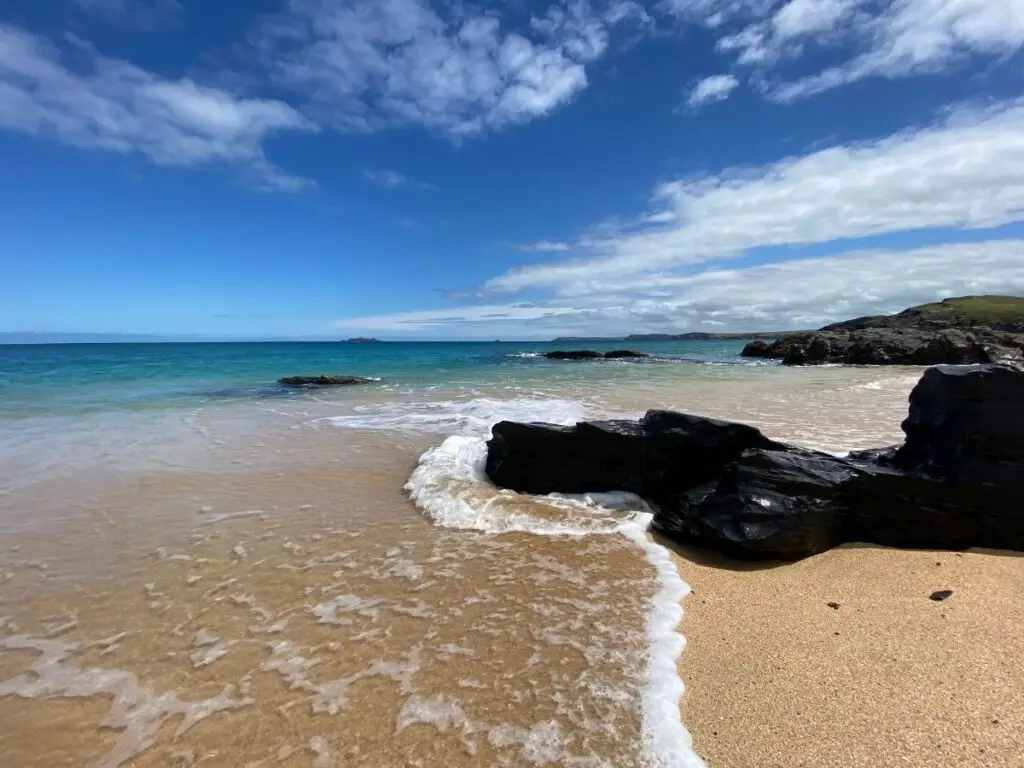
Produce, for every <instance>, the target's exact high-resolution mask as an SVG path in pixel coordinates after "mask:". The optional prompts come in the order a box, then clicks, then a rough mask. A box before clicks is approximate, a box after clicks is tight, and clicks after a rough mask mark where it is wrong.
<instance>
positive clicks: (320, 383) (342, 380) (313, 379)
mask: <svg viewBox="0 0 1024 768" xmlns="http://www.w3.org/2000/svg"><path fill="white" fill-rule="evenodd" d="M371 381H373V379H365V378H363V377H362V376H287V377H285V378H283V379H278V380H277V383H278V384H280V385H281V386H282V387H343V386H349V385H351V384H369V383H370V382H371Z"/></svg>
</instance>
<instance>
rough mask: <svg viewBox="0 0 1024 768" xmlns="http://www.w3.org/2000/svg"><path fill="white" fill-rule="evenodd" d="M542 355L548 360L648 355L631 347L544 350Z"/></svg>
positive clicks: (602, 358) (616, 358)
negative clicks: (605, 350)
mask: <svg viewBox="0 0 1024 768" xmlns="http://www.w3.org/2000/svg"><path fill="white" fill-rule="evenodd" d="M544 357H546V358H548V359H549V360H622V359H626V358H632V357H650V355H648V354H647V353H646V352H636V351H634V350H632V349H614V350H612V351H611V352H596V351H594V350H593V349H570V350H568V351H566V350H555V351H554V352H545V353H544Z"/></svg>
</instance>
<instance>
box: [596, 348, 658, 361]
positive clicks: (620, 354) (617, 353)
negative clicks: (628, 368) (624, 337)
mask: <svg viewBox="0 0 1024 768" xmlns="http://www.w3.org/2000/svg"><path fill="white" fill-rule="evenodd" d="M604 357H605V359H606V360H622V359H625V358H631V357H650V355H648V354H647V353H646V352H636V351H635V350H632V349H613V350H612V351H611V352H605V353H604Z"/></svg>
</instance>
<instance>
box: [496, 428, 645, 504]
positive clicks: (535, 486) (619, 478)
mask: <svg viewBox="0 0 1024 768" xmlns="http://www.w3.org/2000/svg"><path fill="white" fill-rule="evenodd" d="M491 431H492V437H491V439H490V440H489V441H488V443H487V464H486V471H487V475H488V477H490V478H491V480H492V481H493V482H494V483H495V484H496V485H499V486H501V487H502V488H511V489H513V490H516V491H519V492H521V493H555V492H559V493H586V492H589V491H594V492H599V491H633V492H634V493H639V492H641V491H642V490H643V489H644V487H645V478H646V472H647V470H646V466H645V461H644V451H643V442H644V430H643V426H642V425H641V424H639V423H637V422H635V421H593V422H583V423H580V424H577V425H576V426H574V427H562V426H557V425H554V424H518V423H516V422H512V421H502V422H499V423H498V424H495V425H494V427H493V428H492V430H491Z"/></svg>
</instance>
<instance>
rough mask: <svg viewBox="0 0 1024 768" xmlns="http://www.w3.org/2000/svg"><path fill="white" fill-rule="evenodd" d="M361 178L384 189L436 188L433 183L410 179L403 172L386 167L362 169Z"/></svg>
mask: <svg viewBox="0 0 1024 768" xmlns="http://www.w3.org/2000/svg"><path fill="white" fill-rule="evenodd" d="M363 178H365V179H366V180H367V181H369V182H370V183H371V184H376V185H377V186H379V187H385V188H386V189H398V188H399V187H412V188H414V189H422V190H433V189H437V187H435V186H434V185H433V184H427V183H426V182H424V181H416V180H415V179H410V178H409V177H408V176H406V175H405V174H403V173H399V172H398V171H390V170H387V169H386V168H366V169H364V170H363Z"/></svg>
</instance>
